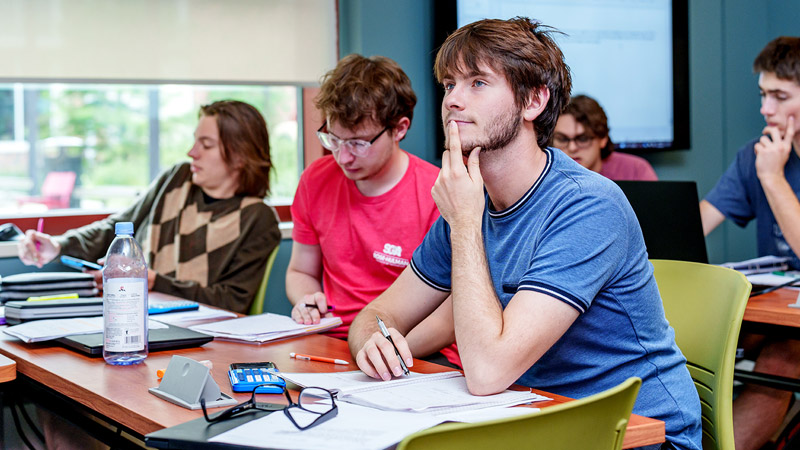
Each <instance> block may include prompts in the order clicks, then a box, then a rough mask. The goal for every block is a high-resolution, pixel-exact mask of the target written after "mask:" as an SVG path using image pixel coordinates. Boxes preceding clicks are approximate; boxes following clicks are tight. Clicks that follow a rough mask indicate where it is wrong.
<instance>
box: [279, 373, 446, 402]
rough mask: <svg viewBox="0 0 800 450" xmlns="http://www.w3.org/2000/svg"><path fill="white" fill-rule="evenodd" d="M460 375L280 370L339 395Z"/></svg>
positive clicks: (291, 378) (298, 382)
mask: <svg viewBox="0 0 800 450" xmlns="http://www.w3.org/2000/svg"><path fill="white" fill-rule="evenodd" d="M460 376H462V375H461V373H460V372H456V371H448V372H439V373H417V372H411V373H410V374H409V375H408V376H407V377H399V378H393V379H391V380H389V381H383V380H376V379H375V378H371V377H369V376H367V374H365V373H364V372H362V371H360V370H353V371H350V372H330V373H286V372H281V377H283V378H285V379H286V380H288V381H291V382H292V383H294V384H296V385H298V386H300V387H306V386H316V387H321V388H325V389H327V390H329V391H332V392H337V393H339V395H340V396H341V395H349V394H353V393H356V392H365V391H371V390H377V389H387V388H389V387H391V386H395V385H398V384H408V383H418V382H420V381H427V380H432V379H442V378H452V377H460Z"/></svg>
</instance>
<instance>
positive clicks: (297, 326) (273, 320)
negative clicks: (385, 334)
mask: <svg viewBox="0 0 800 450" xmlns="http://www.w3.org/2000/svg"><path fill="white" fill-rule="evenodd" d="M341 324H342V319H341V318H339V317H325V318H323V319H322V320H321V321H320V323H318V324H316V325H303V324H301V323H297V322H295V321H294V319H292V318H291V317H289V316H281V315H279V314H272V313H265V314H259V315H257V316H247V317H241V318H239V319H231V320H223V321H221V322H214V323H208V324H202V325H194V326H191V327H189V328H190V329H192V330H195V331H199V332H201V333H205V334H210V335H212V336H215V337H219V338H221V339H231V340H236V341H247V342H267V341H274V340H277V339H284V338H289V337H294V336H304V335H306V334H314V333H319V332H321V331H325V330H329V329H331V328H335V327H338V326H339V325H341Z"/></svg>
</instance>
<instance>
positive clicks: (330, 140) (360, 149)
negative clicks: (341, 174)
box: [317, 122, 390, 158]
mask: <svg viewBox="0 0 800 450" xmlns="http://www.w3.org/2000/svg"><path fill="white" fill-rule="evenodd" d="M326 125H327V122H324V123H323V124H322V126H321V127H319V130H317V138H319V142H320V144H322V146H323V147H325V148H326V149H328V150H330V151H331V152H332V153H333V156H334V157H338V156H339V151H340V150H341V149H342V147H347V150H348V151H349V152H350V154H351V155H353V156H356V157H359V158H360V157H363V156H366V155H367V151H369V148H370V147H371V146H372V144H373V143H375V141H377V140H378V138H379V137H381V135H382V134H383V133H385V132H386V130H388V129H389V128H390V127H389V126H388V125H387V126H386V127H385V128H384V129H383V130H381V132H380V133H378V134H377V135H375V137H374V138H372V139H370V140H369V141H365V140H363V139H341V138H338V137H336V136H334V135H333V134H331V133H328V132H326V131H322V130H323V129H324V128H325V126H326Z"/></svg>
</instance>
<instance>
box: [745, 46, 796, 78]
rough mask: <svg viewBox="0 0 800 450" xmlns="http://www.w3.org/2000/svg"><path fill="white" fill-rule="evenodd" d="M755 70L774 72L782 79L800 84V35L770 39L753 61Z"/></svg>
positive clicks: (757, 71)
mask: <svg viewBox="0 0 800 450" xmlns="http://www.w3.org/2000/svg"><path fill="white" fill-rule="evenodd" d="M753 72H756V73H759V72H772V73H774V74H775V75H776V76H777V77H778V78H780V79H782V80H793V81H794V82H795V83H797V84H800V37H794V36H781V37H778V38H775V39H773V40H772V41H770V43H769V44H767V45H766V47H764V49H763V50H761V52H760V53H759V54H758V56H756V60H755V61H753Z"/></svg>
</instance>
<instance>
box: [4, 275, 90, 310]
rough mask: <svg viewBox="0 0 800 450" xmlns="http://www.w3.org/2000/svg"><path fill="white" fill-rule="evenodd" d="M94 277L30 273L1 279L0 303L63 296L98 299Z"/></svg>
mask: <svg viewBox="0 0 800 450" xmlns="http://www.w3.org/2000/svg"><path fill="white" fill-rule="evenodd" d="M97 292H98V291H97V284H96V283H95V282H94V277H93V276H92V275H91V274H88V273H81V272H29V273H19V274H16V275H8V276H4V277H2V278H0V302H3V303H5V302H6V301H8V300H27V299H28V298H29V297H46V296H52V295H61V294H73V293H74V294H78V296H79V297H96V296H97Z"/></svg>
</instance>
